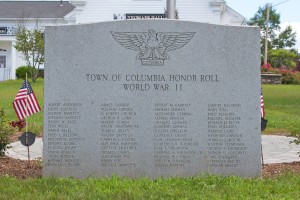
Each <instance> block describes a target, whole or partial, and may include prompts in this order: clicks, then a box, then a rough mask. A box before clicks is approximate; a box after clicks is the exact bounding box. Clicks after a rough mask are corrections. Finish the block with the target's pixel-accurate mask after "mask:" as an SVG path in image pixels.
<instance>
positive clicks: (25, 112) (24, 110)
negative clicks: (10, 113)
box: [13, 80, 41, 120]
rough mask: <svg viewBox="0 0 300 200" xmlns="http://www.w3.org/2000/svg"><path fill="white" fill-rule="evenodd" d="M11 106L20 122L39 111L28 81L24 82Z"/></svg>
mask: <svg viewBox="0 0 300 200" xmlns="http://www.w3.org/2000/svg"><path fill="white" fill-rule="evenodd" d="M13 106H14V109H15V111H16V113H17V116H18V118H19V120H22V119H24V118H26V117H28V116H30V115H33V114H34V113H37V112H39V111H40V110H41V108H40V105H39V103H38V100H37V98H36V97H35V95H34V93H33V90H32V88H31V85H30V83H29V82H28V81H26V80H24V82H23V84H22V86H21V88H20V90H19V92H18V94H17V96H16V97H15V99H14V101H13Z"/></svg>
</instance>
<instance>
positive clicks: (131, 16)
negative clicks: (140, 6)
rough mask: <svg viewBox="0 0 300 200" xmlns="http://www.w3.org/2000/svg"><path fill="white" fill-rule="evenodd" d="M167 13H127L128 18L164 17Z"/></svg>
mask: <svg viewBox="0 0 300 200" xmlns="http://www.w3.org/2000/svg"><path fill="white" fill-rule="evenodd" d="M163 18H166V15H165V14H126V19H163Z"/></svg>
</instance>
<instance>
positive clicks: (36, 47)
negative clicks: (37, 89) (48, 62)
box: [14, 27, 44, 82]
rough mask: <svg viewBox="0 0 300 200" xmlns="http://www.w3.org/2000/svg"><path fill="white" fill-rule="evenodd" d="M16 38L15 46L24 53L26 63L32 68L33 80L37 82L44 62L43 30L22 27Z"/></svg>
mask: <svg viewBox="0 0 300 200" xmlns="http://www.w3.org/2000/svg"><path fill="white" fill-rule="evenodd" d="M16 39H17V41H16V45H15V46H14V47H15V48H16V49H17V50H18V51H19V52H21V53H22V54H23V56H24V59H25V61H26V64H27V66H28V67H29V68H30V74H31V78H32V81H33V82H35V81H36V79H37V77H38V72H39V69H40V65H42V64H43V63H44V39H43V32H42V31H41V30H38V29H34V30H28V29H26V28H25V27H20V28H19V31H18V33H17V35H16Z"/></svg>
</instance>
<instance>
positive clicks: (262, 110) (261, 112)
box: [260, 91, 265, 118]
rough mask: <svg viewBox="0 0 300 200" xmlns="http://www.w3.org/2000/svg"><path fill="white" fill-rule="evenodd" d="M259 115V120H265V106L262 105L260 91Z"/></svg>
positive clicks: (262, 98) (262, 100)
mask: <svg viewBox="0 0 300 200" xmlns="http://www.w3.org/2000/svg"><path fill="white" fill-rule="evenodd" d="M260 114H261V118H265V104H264V97H263V94H262V91H260Z"/></svg>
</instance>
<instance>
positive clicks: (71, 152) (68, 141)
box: [45, 103, 85, 167]
mask: <svg viewBox="0 0 300 200" xmlns="http://www.w3.org/2000/svg"><path fill="white" fill-rule="evenodd" d="M81 109H82V104H81V103H49V104H48V106H47V117H48V122H47V124H48V126H47V127H45V128H46V129H47V133H48V157H49V159H48V160H46V165H48V166H68V167H70V166H79V165H80V161H79V158H78V156H77V155H78V146H81V143H82V142H84V140H85V139H84V138H83V137H81V134H79V129H78V128H79V126H78V124H79V123H80V120H81Z"/></svg>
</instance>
